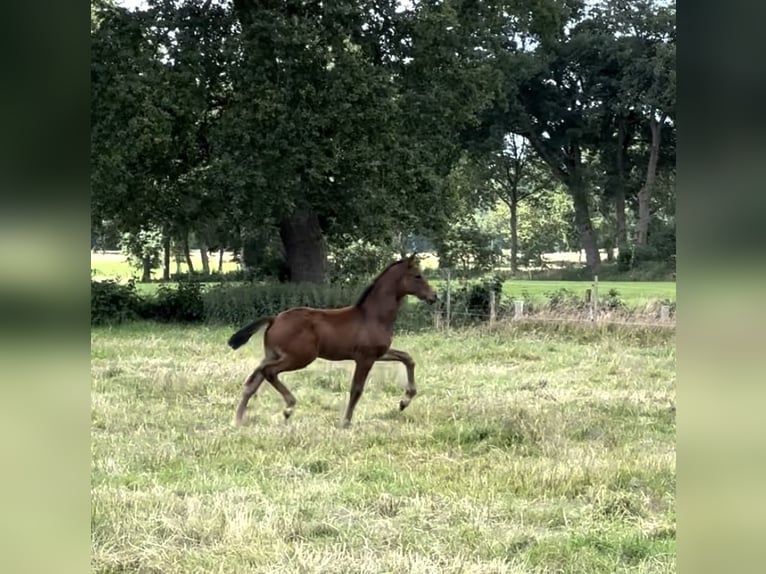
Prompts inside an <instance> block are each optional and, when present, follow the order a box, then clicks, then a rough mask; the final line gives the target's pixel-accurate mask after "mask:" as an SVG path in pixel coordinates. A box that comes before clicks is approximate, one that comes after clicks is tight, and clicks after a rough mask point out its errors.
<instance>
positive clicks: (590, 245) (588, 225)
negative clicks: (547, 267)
mask: <svg viewBox="0 0 766 574" xmlns="http://www.w3.org/2000/svg"><path fill="white" fill-rule="evenodd" d="M568 188H569V193H570V195H571V196H572V206H573V207H574V216H575V228H576V229H577V233H578V234H579V236H580V245H581V246H582V248H583V249H584V250H585V263H586V264H587V265H588V267H590V268H591V270H592V271H593V272H597V271H598V270H599V267H600V266H601V256H600V255H599V252H598V241H597V239H596V230H595V229H593V223H592V222H591V219H590V208H589V207H588V190H587V189H586V188H585V182H584V181H582V179H581V178H580V177H574V178H572V179H571V180H570V181H569V184H568Z"/></svg>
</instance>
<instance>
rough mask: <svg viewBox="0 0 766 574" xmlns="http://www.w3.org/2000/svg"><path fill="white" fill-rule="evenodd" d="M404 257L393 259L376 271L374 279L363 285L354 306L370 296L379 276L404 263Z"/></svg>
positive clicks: (359, 304)
mask: <svg viewBox="0 0 766 574" xmlns="http://www.w3.org/2000/svg"><path fill="white" fill-rule="evenodd" d="M405 261H406V259H399V261H394V262H393V263H390V264H389V265H388V267H386V268H385V269H384V270H383V271H381V272H380V273H378V276H377V277H375V279H373V280H372V283H370V284H369V285H367V287H365V289H364V291H362V294H361V295H360V296H359V299H357V300H356V306H357V307H359V306H361V305H362V303H364V302H365V301H366V300H367V298H368V297H369V296H370V293H372V290H373V289H374V288H375V285H377V283H378V281H380V278H381V277H383V275H385V274H386V273H387V272H388V271H389V270H390V269H391V268H392V267H394V266H396V265H399V264H400V263H404V262H405Z"/></svg>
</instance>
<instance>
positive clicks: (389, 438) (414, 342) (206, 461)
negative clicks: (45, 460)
mask: <svg viewBox="0 0 766 574" xmlns="http://www.w3.org/2000/svg"><path fill="white" fill-rule="evenodd" d="M521 328H522V327H517V328H516V330H513V331H510V330H509V331H503V332H496V333H492V334H489V333H486V332H482V331H465V332H456V331H453V332H452V333H450V334H445V333H428V334H422V335H417V336H416V335H410V336H403V337H400V338H398V339H397V341H395V346H396V347H397V348H401V349H406V350H408V351H410V352H411V353H412V355H413V357H414V358H415V360H416V362H417V368H416V377H417V383H418V388H419V390H420V393H419V394H418V396H417V397H416V398H415V399H414V400H413V402H412V404H411V406H410V407H409V408H408V409H407V410H405V411H403V412H399V411H398V409H397V405H398V402H399V399H400V398H401V396H402V394H403V391H402V389H401V385H402V384H403V382H404V372H403V369H399V368H397V367H398V366H397V365H392V364H385V365H378V366H376V367H375V369H374V370H373V372H372V374H371V378H370V380H369V382H368V384H367V388H366V391H365V394H364V395H363V397H362V399H361V401H360V403H359V406H358V407H357V410H356V414H355V417H354V424H353V425H352V427H351V428H350V429H345V430H343V429H339V428H337V426H338V423H339V421H340V418H341V413H342V410H343V408H344V407H345V404H346V400H347V397H348V387H349V379H350V372H351V371H350V365H347V364H345V363H337V364H330V363H324V362H318V363H315V364H314V365H312V366H310V367H309V368H308V369H306V370H305V371H302V372H297V373H291V374H286V375H284V377H283V380H284V382H285V383H286V384H287V385H288V386H289V387H290V388H291V389H292V391H293V393H294V394H295V396H296V398H297V399H298V406H297V409H296V412H295V414H294V415H293V418H292V419H291V420H290V422H289V423H287V424H286V423H285V422H284V420H283V419H282V415H281V410H282V404H281V399H280V398H279V396H278V395H277V393H276V392H274V391H273V390H272V389H271V388H270V387H268V386H267V385H264V386H263V387H262V389H266V390H265V391H263V392H262V393H261V396H259V397H257V398H254V399H253V400H252V401H251V403H250V409H249V411H248V424H247V425H246V426H245V427H242V428H235V427H233V426H232V425H231V420H232V417H233V412H234V408H235V406H236V403H237V401H238V400H239V394H240V384H241V381H242V380H243V379H244V377H245V376H246V375H247V374H248V373H249V372H250V371H251V370H252V368H253V367H254V365H255V364H256V363H257V361H258V360H259V358H260V337H258V336H256V338H254V340H253V341H252V342H251V343H250V344H249V345H248V346H247V347H245V348H243V349H241V350H239V351H237V352H233V351H231V350H230V349H228V348H227V347H226V345H225V341H226V338H227V337H228V335H229V334H230V332H231V331H230V330H229V329H220V328H210V327H194V328H182V327H173V326H156V325H147V324H135V325H132V326H124V327H120V328H114V329H107V328H98V329H93V330H92V332H91V344H92V347H91V348H92V351H91V353H92V354H91V357H92V362H91V372H92V461H93V462H92V525H91V526H92V547H93V548H92V565H93V571H94V572H100V573H116V572H157V573H159V572H162V573H175V572H178V573H184V574H186V573H203V572H204V573H213V572H226V573H231V572H238V573H239V572H263V573H267V572H269V573H282V572H285V573H293V572H294V573H298V572H311V573H314V572H316V573H325V572H328V573H340V572H346V573H373V572H375V573H378V572H379V573H383V572H391V573H431V572H433V573H442V572H447V573H458V572H461V573H469V572H470V573H482V574H483V573H504V572H572V573H575V572H577V573H583V572H585V573H589V572H603V573H614V572H674V571H675V480H676V479H675V477H676V474H675V408H674V406H673V405H674V403H675V346H674V343H673V341H672V339H669V338H668V336H667V335H663V334H661V332H657V333H654V334H646V333H645V334H644V336H639V335H638V334H635V333H633V332H628V331H618V332H617V333H614V334H608V335H607V334H603V333H601V332H600V331H597V330H591V329H587V328H582V327H580V328H572V329H570V330H568V331H566V332H564V331H560V332H552V331H535V330H523V331H522V330H519V329H521ZM526 329H531V327H526ZM631 333H633V334H631Z"/></svg>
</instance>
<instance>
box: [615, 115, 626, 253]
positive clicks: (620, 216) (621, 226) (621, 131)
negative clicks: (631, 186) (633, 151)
mask: <svg viewBox="0 0 766 574" xmlns="http://www.w3.org/2000/svg"><path fill="white" fill-rule="evenodd" d="M627 129H628V126H627V121H626V120H625V119H624V118H623V119H622V120H621V121H620V123H619V125H618V128H617V157H616V158H615V164H616V167H617V177H616V178H615V181H614V211H615V228H616V229H615V235H616V237H615V243H616V245H617V251H618V252H619V253H624V252H625V251H627V250H628V227H627V225H626V223H625V154H626V152H627V149H626V148H627V139H628V138H627Z"/></svg>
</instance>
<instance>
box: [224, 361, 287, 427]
mask: <svg viewBox="0 0 766 574" xmlns="http://www.w3.org/2000/svg"><path fill="white" fill-rule="evenodd" d="M277 362H279V359H277V357H275V356H274V354H273V353H271V352H269V351H267V352H266V357H265V358H264V359H263V360H262V361H261V363H260V364H259V365H258V366H257V367H256V369H255V370H254V371H253V372H252V373H251V374H250V376H249V377H247V379H245V383H244V384H243V385H242V400H241V401H240V402H239V406H238V407H237V414H236V416H235V418H234V424H236V425H241V424H242V423H243V422H244V420H245V410H246V409H247V402H248V401H249V400H250V398H251V397H252V396H253V395H254V394H255V393H256V392H257V391H258V388H259V387H260V386H261V383H263V380H264V378H265V377H264V374H263V369H264V368H265V367H268V366H271V365H274V364H276V363H277Z"/></svg>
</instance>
